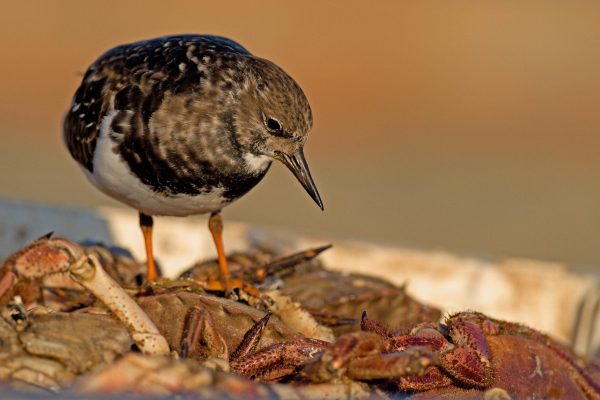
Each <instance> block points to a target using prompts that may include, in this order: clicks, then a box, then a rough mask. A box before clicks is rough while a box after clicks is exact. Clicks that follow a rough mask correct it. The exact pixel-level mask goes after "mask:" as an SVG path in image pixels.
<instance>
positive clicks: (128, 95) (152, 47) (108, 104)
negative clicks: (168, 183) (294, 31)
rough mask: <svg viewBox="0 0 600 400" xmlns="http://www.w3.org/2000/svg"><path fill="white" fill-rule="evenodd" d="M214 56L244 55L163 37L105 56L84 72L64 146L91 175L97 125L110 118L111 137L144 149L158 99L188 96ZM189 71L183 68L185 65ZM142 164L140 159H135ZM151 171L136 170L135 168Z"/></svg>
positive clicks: (228, 44)
mask: <svg viewBox="0 0 600 400" xmlns="http://www.w3.org/2000/svg"><path fill="white" fill-rule="evenodd" d="M214 54H220V55H221V57H222V56H223V55H224V54H231V55H232V56H233V57H235V56H236V55H249V54H250V53H249V52H248V50H246V49H245V48H244V47H243V46H241V45H239V44H238V43H236V42H234V41H232V40H230V39H227V38H223V37H219V36H210V35H181V36H167V37H162V38H157V39H153V40H149V41H143V42H136V43H131V44H127V45H123V46H119V47H115V48H114V49H112V50H109V51H108V52H106V53H105V54H103V55H102V56H100V58H98V59H97V60H96V61H95V62H94V63H93V64H92V65H91V66H90V67H89V69H88V70H87V71H86V73H85V75H84V77H83V81H82V83H81V85H80V87H79V88H78V89H77V92H76V93H75V96H74V98H73V102H72V104H71V108H70V109H69V111H68V113H67V115H66V117H65V120H64V126H63V135H64V140H65V143H66V145H67V148H68V149H69V152H70V153H71V155H72V156H73V158H74V159H75V160H77V161H78V162H79V163H80V164H81V165H83V166H84V167H85V168H86V169H88V170H89V171H93V154H94V150H95V146H96V141H97V139H98V135H99V133H100V128H101V124H102V121H103V119H104V118H105V117H106V116H107V115H108V114H109V113H111V112H113V111H114V112H116V113H118V114H117V115H112V116H113V120H112V131H113V132H114V133H115V134H116V135H119V136H121V139H122V140H130V141H133V142H136V141H138V142H139V143H133V144H134V145H133V146H131V147H130V148H131V149H132V151H136V149H140V148H146V149H147V146H145V143H143V140H142V138H139V137H138V138H136V137H135V135H136V134H137V135H138V136H139V135H143V132H144V127H146V126H147V124H148V120H149V119H150V117H151V116H152V114H153V113H154V112H155V111H156V110H157V109H158V108H159V107H160V104H161V102H162V99H163V97H164V94H165V92H166V91H167V90H169V91H170V92H171V93H173V94H178V93H183V92H185V91H188V90H193V89H194V87H195V86H197V85H198V83H199V81H200V80H201V79H206V78H207V77H206V75H203V74H206V72H203V71H202V70H201V69H198V68H196V67H197V65H198V64H199V63H207V64H209V63H211V62H212V59H211V57H212V56H213V55H214ZM190 64H192V65H193V68H185V67H184V66H186V65H190ZM136 159H137V160H139V162H141V163H144V158H143V157H142V158H141V159H140V157H139V154H138V156H137V157H136ZM146 167H148V168H152V166H151V165H148V166H144V165H139V166H138V168H140V169H145V168H146Z"/></svg>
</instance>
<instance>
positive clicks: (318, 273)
mask: <svg viewBox="0 0 600 400" xmlns="http://www.w3.org/2000/svg"><path fill="white" fill-rule="evenodd" d="M330 247H331V245H326V246H321V247H316V248H312V249H308V250H303V251H300V252H297V253H294V254H291V255H288V256H285V257H278V256H275V255H274V254H273V253H272V252H270V251H268V250H254V251H252V252H250V253H244V254H233V255H231V256H229V257H228V264H229V265H230V269H231V274H232V276H233V277H235V278H237V279H239V280H242V281H244V282H248V283H250V284H252V285H254V286H255V287H257V288H260V289H261V290H263V292H264V293H266V294H267V295H268V296H270V297H271V298H275V297H278V296H279V295H282V296H284V297H286V298H289V299H290V300H291V301H293V302H297V303H298V304H299V306H300V307H301V308H302V309H303V310H305V311H307V312H308V313H310V314H311V315H312V317H313V318H314V319H315V320H316V321H317V322H318V323H320V324H321V325H324V326H326V327H329V328H331V329H332V332H333V334H335V335H336V336H339V335H340V334H342V333H346V332H351V331H356V330H359V329H360V325H359V323H358V322H359V320H358V319H357V318H356V316H357V315H360V313H361V312H362V311H363V310H366V311H367V312H369V314H370V315H372V316H374V317H375V318H377V319H378V320H380V321H383V322H384V323H390V324H392V323H393V324H402V325H406V326H412V325H414V324H416V323H419V322H425V321H432V320H438V319H439V318H440V317H441V312H440V310H438V309H436V308H434V307H431V306H428V305H425V304H422V303H420V302H418V301H416V300H414V299H413V298H412V297H410V296H409V295H408V294H407V293H406V290H405V288H404V287H398V286H395V285H393V284H391V283H389V282H387V281H385V280H383V279H378V278H375V277H372V276H368V275H363V274H355V273H351V274H347V273H341V272H336V271H331V270H328V269H326V268H324V267H323V266H322V265H321V263H320V262H319V260H318V259H317V258H316V257H317V256H318V255H319V254H321V253H322V252H324V251H326V250H328V249H329V248H330ZM216 274H218V264H217V263H216V262H215V261H206V262H203V263H199V264H196V265H194V266H193V267H192V268H190V269H189V270H187V271H185V272H184V273H183V274H182V275H181V277H182V278H187V279H191V280H193V281H194V282H198V283H199V284H200V285H201V286H203V287H205V286H206V282H207V281H210V280H211V279H212V278H214V276H216ZM331 339H333V338H331Z"/></svg>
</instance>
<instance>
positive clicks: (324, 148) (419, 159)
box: [0, 1, 600, 267]
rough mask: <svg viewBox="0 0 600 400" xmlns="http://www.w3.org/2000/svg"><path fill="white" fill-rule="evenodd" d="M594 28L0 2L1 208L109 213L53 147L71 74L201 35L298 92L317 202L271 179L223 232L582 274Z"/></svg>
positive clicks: (505, 17)
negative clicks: (540, 265) (404, 249)
mask: <svg viewBox="0 0 600 400" xmlns="http://www.w3.org/2000/svg"><path fill="white" fill-rule="evenodd" d="M598 21H600V3H599V2H597V1H559V2H555V1H543V2H542V1H497V2H479V1H453V2H447V1H437V2H436V1H419V2H405V1H379V2H373V3H371V4H370V5H369V6H367V5H366V3H365V2H363V1H344V2H316V1H315V2H306V1H293V2H292V1H290V2H281V1H252V2H249V1H229V2H201V1H178V2H165V1H160V2H159V1H144V2H141V1H140V2H134V1H129V2H128V1H86V2H82V1H52V2H50V1H37V2H6V3H5V4H3V10H2V13H1V15H0V45H1V46H0V49H1V56H0V57H1V60H2V61H1V63H0V88H1V96H0V141H1V142H0V143H1V144H2V145H1V147H0V183H1V185H0V196H1V197H4V198H8V199H13V200H14V199H17V200H26V201H37V202H43V203H50V204H58V205H62V206H67V207H71V206H76V207H91V206H94V205H99V204H112V205H114V204H116V203H115V202H113V201H111V200H110V199H108V198H107V197H105V196H104V195H102V194H101V193H100V192H98V191H96V189H94V188H93V187H92V186H91V185H90V184H88V183H87V182H86V181H85V178H84V176H83V174H82V173H81V172H80V171H79V169H78V168H77V166H76V164H75V162H74V161H72V160H71V159H70V158H69V156H68V154H67V152H66V150H65V149H64V148H63V146H62V139H61V119H62V116H63V114H64V112H65V110H66V109H67V107H68V105H69V102H70V99H71V96H72V94H73V92H74V91H75V89H76V87H77V86H78V84H79V82H80V79H81V74H82V73H83V71H85V69H86V68H87V66H88V65H89V64H90V63H91V62H92V61H93V60H94V59H95V58H96V57H97V56H98V55H99V54H100V53H102V52H103V51H105V50H107V49H108V48H110V47H113V46H115V45H118V44H121V43H125V42H129V41H135V40H140V39H145V38H150V37H153V36H159V35H165V34H174V33H213V34H220V35H224V36H228V37H231V38H233V39H235V40H237V41H239V42H240V43H242V44H243V45H244V46H246V47H247V48H248V49H249V50H250V51H251V52H253V53H255V54H256V55H259V56H262V57H265V58H269V59H271V60H273V61H275V62H276V63H277V64H279V65H280V66H281V67H283V68H284V69H285V70H286V71H288V72H289V73H290V75H292V76H293V77H294V78H295V79H296V80H297V81H298V82H299V83H300V85H301V86H302V87H303V89H304V91H305V92H306V94H307V96H308V98H309V100H310V101H311V105H312V108H313V112H314V116H315V126H314V130H313V132H312V134H311V136H310V138H309V140H308V143H307V148H306V154H307V158H308V160H309V163H310V165H311V168H312V172H313V176H314V177H315V180H316V182H317V185H318V187H319V190H320V191H321V195H322V197H323V199H324V201H325V213H321V212H320V211H319V210H318V208H317V207H316V206H315V205H314V203H313V202H312V200H310V198H309V197H308V196H307V195H306V193H304V191H303V190H302V188H301V187H300V185H299V184H298V183H297V182H296V181H295V179H294V178H293V177H292V176H291V174H290V173H289V172H288V171H286V170H285V169H284V168H283V167H282V166H279V165H278V166H276V168H273V169H272V170H271V172H270V173H269V174H268V175H267V177H266V178H265V180H264V181H263V182H262V183H261V184H260V185H259V186H258V187H257V188H255V189H254V190H253V191H252V192H251V193H250V194H249V195H247V196H246V197H245V198H243V199H242V200H240V201H238V202H237V203H236V204H234V205H232V206H231V207H228V208H227V209H226V211H225V218H231V219H234V218H235V219H241V220H245V221H248V222H250V223H252V224H255V225H261V226H268V227H276V228H282V229H286V230H292V231H296V232H302V233H318V234H321V235H327V236H334V237H336V236H337V237H340V238H358V239H367V240H375V241H380V242H386V243H391V244H398V245H409V246H414V247H420V248H445V249H449V250H452V251H456V252H461V253H467V254H472V255H479V256H490V257H499V256H508V255H510V256H528V257H538V258H543V259H550V260H560V261H566V262H569V263H571V264H574V265H576V266H582V267H586V266H587V267H589V266H593V265H600V247H599V246H598V241H599V238H600V184H599V180H600V179H599V177H600V157H599V156H598V153H599V146H600V135H599V130H600V112H599V110H598V107H599V105H600V24H599V23H598ZM159 223H160V220H159V221H158V224H159Z"/></svg>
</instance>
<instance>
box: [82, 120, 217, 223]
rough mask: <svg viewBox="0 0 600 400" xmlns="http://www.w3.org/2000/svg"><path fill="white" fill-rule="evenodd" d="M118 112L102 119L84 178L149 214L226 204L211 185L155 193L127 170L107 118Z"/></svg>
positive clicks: (182, 213)
mask: <svg viewBox="0 0 600 400" xmlns="http://www.w3.org/2000/svg"><path fill="white" fill-rule="evenodd" d="M117 112H118V111H112V112H110V113H109V114H107V116H106V117H105V118H104V120H103V121H102V125H101V127H100V134H99V136H98V141H97V142H96V149H95V151H94V162H93V165H94V168H93V169H94V171H93V172H90V171H88V170H87V169H85V168H82V169H83V170H84V172H85V173H86V176H87V177H88V179H89V180H90V181H91V182H92V183H93V184H94V185H95V186H96V187H97V188H98V189H100V190H101V191H102V192H104V193H105V194H107V195H108V196H110V197H112V198H114V199H116V200H119V201H121V202H123V203H125V204H127V205H129V206H131V207H134V208H135V209H137V210H139V211H142V212H144V213H146V214H149V215H170V216H186V215H191V214H203V213H207V212H212V211H216V210H219V209H221V208H222V207H224V206H225V205H227V204H228V203H229V200H227V198H226V197H225V196H223V192H224V189H223V188H221V187H216V188H213V189H212V190H211V191H209V192H207V193H202V194H199V195H194V196H191V195H186V194H177V195H166V194H162V193H157V192H155V191H153V190H152V188H151V187H149V186H147V185H145V184H144V183H143V182H142V181H141V180H140V179H139V178H138V177H137V176H136V175H135V174H133V173H132V172H131V170H130V169H129V166H128V165H127V163H126V162H125V161H124V160H123V159H122V157H121V156H120V155H119V154H118V152H117V151H115V149H114V148H115V143H114V142H113V141H112V140H111V138H110V135H109V134H110V132H109V130H110V126H111V121H112V119H113V118H114V116H115V115H116V113H117Z"/></svg>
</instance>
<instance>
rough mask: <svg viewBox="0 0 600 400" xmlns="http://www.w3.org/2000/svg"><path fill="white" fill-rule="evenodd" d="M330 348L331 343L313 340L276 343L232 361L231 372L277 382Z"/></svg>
mask: <svg viewBox="0 0 600 400" xmlns="http://www.w3.org/2000/svg"><path fill="white" fill-rule="evenodd" d="M330 346H331V343H329V342H326V341H324V340H319V339H311V338H297V339H293V340H290V341H287V342H282V343H275V344H272V345H270V346H267V347H265V348H263V349H261V350H259V351H257V352H256V353H253V354H249V355H247V356H244V357H240V358H238V359H237V360H233V361H231V363H230V366H231V371H232V372H235V373H236V374H239V375H244V376H247V377H249V378H261V379H262V380H266V381H268V380H277V379H279V378H281V377H283V376H285V375H287V374H289V373H291V372H293V371H294V370H296V368H298V367H299V366H301V365H303V364H304V363H306V362H307V361H309V360H310V359H312V358H314V357H315V356H316V355H317V354H318V353H319V352H321V351H323V350H325V349H327V348H329V347H330Z"/></svg>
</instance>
